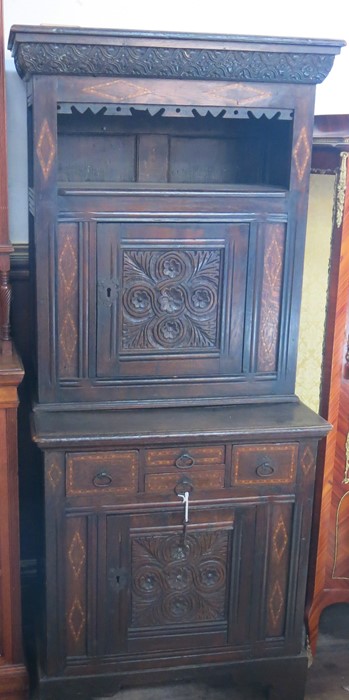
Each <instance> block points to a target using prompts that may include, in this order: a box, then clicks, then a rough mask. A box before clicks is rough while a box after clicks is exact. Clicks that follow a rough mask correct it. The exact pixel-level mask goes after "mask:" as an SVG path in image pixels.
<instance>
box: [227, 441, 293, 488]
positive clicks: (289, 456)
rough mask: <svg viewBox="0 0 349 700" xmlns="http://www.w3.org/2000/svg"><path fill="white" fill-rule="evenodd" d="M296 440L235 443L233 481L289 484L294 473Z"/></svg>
mask: <svg viewBox="0 0 349 700" xmlns="http://www.w3.org/2000/svg"><path fill="white" fill-rule="evenodd" d="M297 456H298V444H295V443H288V444H286V443H283V444H273V445H267V444H264V445H235V446H234V447H233V460H232V475H231V483H232V484H257V485H263V484H291V483H292V482H293V481H294V480H295V477H296V466H297Z"/></svg>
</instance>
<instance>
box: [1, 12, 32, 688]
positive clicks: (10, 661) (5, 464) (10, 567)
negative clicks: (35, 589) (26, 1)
mask: <svg viewBox="0 0 349 700" xmlns="http://www.w3.org/2000/svg"><path fill="white" fill-rule="evenodd" d="M0 124H1V128H0V160H1V169H0V567H1V575H0V697H1V698H4V700H8V699H10V698H11V700H24V698H26V697H27V690H28V681H27V674H26V669H25V667H24V665H23V656H22V629H21V592H20V575H19V533H18V478H17V469H18V466H17V405H18V397H17V387H18V385H19V384H20V382H21V381H22V378H23V368H22V365H21V361H20V359H19V357H18V356H17V354H16V353H15V351H14V349H13V347H12V342H11V339H10V323H9V318H10V298H11V290H10V284H9V269H10V252H11V250H12V246H11V243H10V241H9V240H8V220H7V211H8V210H7V157H6V110H5V85H4V46H3V22H2V2H0Z"/></svg>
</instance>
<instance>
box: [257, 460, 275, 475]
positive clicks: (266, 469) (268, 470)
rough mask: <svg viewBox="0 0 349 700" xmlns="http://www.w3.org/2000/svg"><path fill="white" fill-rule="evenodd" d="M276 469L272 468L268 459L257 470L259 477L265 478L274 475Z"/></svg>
mask: <svg viewBox="0 0 349 700" xmlns="http://www.w3.org/2000/svg"><path fill="white" fill-rule="evenodd" d="M274 471H275V469H274V467H272V466H271V464H270V462H269V460H268V459H265V460H264V461H263V462H262V463H261V464H259V465H258V467H257V469H256V474H257V476H260V477H261V478H265V477H268V476H271V475H272V474H274Z"/></svg>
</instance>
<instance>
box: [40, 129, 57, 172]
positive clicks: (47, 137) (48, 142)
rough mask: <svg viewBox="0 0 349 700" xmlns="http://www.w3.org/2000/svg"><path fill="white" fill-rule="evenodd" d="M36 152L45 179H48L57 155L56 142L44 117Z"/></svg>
mask: <svg viewBox="0 0 349 700" xmlns="http://www.w3.org/2000/svg"><path fill="white" fill-rule="evenodd" d="M36 153H37V156H38V158H39V163H40V165H41V170H42V172H43V176H44V178H45V180H47V178H48V176H49V174H50V171H51V168H52V163H53V161H54V159H55V155H56V147H55V142H54V139H53V136H52V133H51V130H50V127H49V125H48V121H47V119H44V121H43V124H42V127H41V131H40V136H39V140H38V145H37V148H36Z"/></svg>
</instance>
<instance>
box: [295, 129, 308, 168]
mask: <svg viewBox="0 0 349 700" xmlns="http://www.w3.org/2000/svg"><path fill="white" fill-rule="evenodd" d="M310 153H311V149H310V146H309V141H308V137H307V132H306V128H305V126H303V129H302V130H301V133H300V134H299V137H298V140H297V143H296V145H295V149H294V153H293V155H294V162H295V166H296V170H297V175H298V180H299V181H301V180H303V177H304V173H305V171H306V167H307V165H308V162H309V158H310Z"/></svg>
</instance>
